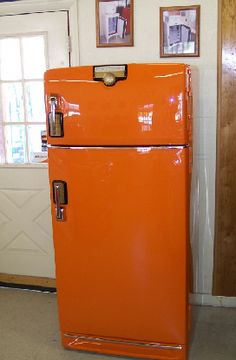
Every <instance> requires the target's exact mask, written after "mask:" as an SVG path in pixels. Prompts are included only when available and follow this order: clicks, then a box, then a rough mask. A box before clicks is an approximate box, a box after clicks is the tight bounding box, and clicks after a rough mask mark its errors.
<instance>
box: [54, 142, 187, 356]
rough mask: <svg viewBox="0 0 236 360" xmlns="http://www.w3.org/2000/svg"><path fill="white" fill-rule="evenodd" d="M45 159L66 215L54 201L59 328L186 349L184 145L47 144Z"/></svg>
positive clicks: (65, 331)
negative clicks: (62, 190) (60, 215)
mask: <svg viewBox="0 0 236 360" xmlns="http://www.w3.org/2000/svg"><path fill="white" fill-rule="evenodd" d="M49 161H50V170H49V172H50V182H51V188H52V186H53V181H54V180H58V179H60V180H61V181H64V182H65V183H66V184H67V191H68V204H67V205H64V207H65V210H66V221H64V222H58V221H57V220H56V217H55V211H54V210H55V209H54V204H53V205H52V216H53V229H54V230H53V231H54V243H55V251H56V274H57V288H58V301H59V314H60V324H61V331H62V334H82V335H84V336H92V337H99V338H100V337H102V338H113V339H114V338H115V339H129V341H135V342H138V341H148V342H158V343H165V344H177V345H178V344H182V345H183V346H184V344H186V341H187V340H186V337H187V297H188V288H187V275H186V274H187V251H188V242H187V239H188V193H189V189H188V186H189V184H188V181H189V176H188V170H189V169H188V149H186V148H183V147H182V148H169V149H164V148H155V147H153V148H152V147H138V148H106V149H103V148H68V149H64V148H51V149H49ZM51 196H52V203H53V194H51ZM83 343H85V342H83V341H81V344H83ZM72 347H73V346H72ZM79 348H83V346H82V345H81V346H80V347H79ZM100 351H102V350H100ZM136 355H137V354H136ZM137 356H138V355H137ZM180 358H181V359H182V357H173V359H180ZM163 359H166V358H165V357H163ZM170 359H172V357H170Z"/></svg>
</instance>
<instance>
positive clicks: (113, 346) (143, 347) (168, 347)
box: [62, 334, 187, 360]
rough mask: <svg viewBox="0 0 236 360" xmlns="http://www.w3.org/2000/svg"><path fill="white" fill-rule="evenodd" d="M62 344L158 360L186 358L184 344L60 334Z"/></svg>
mask: <svg viewBox="0 0 236 360" xmlns="http://www.w3.org/2000/svg"><path fill="white" fill-rule="evenodd" d="M62 344H63V346H64V347H65V348H67V349H70V350H81V351H89V352H96V353H101V354H110V355H121V356H130V357H136V358H137V357H138V358H145V359H158V360H187V347H186V346H185V345H174V344H173V345H172V344H163V343H155V342H136V341H129V340H127V341H125V340H123V339H122V340H119V339H111V338H100V337H92V336H84V335H81V334H78V335H75V334H62Z"/></svg>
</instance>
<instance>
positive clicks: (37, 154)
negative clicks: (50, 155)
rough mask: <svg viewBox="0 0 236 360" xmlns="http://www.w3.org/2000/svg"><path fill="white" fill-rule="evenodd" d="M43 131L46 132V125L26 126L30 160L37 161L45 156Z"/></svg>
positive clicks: (45, 148)
mask: <svg viewBox="0 0 236 360" xmlns="http://www.w3.org/2000/svg"><path fill="white" fill-rule="evenodd" d="M45 133H46V125H30V126H28V136H29V152H30V156H29V159H30V162H39V161H43V160H45V158H47V147H46V144H45V139H46V136H45Z"/></svg>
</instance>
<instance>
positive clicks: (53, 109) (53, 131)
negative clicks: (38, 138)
mask: <svg viewBox="0 0 236 360" xmlns="http://www.w3.org/2000/svg"><path fill="white" fill-rule="evenodd" d="M58 99H59V98H58V96H57V95H52V96H50V98H49V105H50V111H49V113H48V127H49V129H48V130H49V136H51V137H63V136H64V129H63V121H64V120H63V113H62V112H60V111H58V103H59V100H58Z"/></svg>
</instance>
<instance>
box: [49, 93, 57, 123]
mask: <svg viewBox="0 0 236 360" xmlns="http://www.w3.org/2000/svg"><path fill="white" fill-rule="evenodd" d="M49 103H50V112H51V122H52V125H55V122H56V107H57V98H56V96H51V97H50V99H49Z"/></svg>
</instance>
